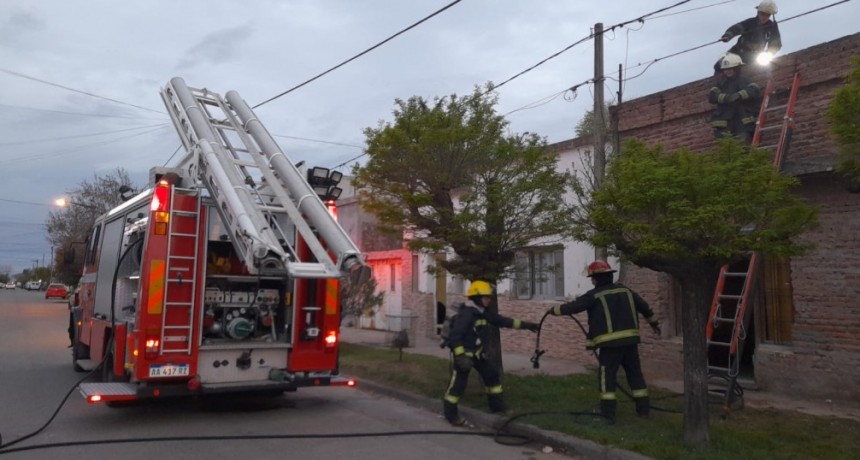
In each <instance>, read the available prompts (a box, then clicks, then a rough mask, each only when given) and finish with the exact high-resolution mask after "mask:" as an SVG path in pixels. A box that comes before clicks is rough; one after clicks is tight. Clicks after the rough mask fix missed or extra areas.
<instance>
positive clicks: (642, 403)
mask: <svg viewBox="0 0 860 460" xmlns="http://www.w3.org/2000/svg"><path fill="white" fill-rule="evenodd" d="M635 401H636V413H637V414H639V416H640V417H642V418H648V417H649V416H650V415H651V400H650V398H648V397H647V396H646V397H644V398H636V400H635Z"/></svg>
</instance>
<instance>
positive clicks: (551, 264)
mask: <svg viewBox="0 0 860 460" xmlns="http://www.w3.org/2000/svg"><path fill="white" fill-rule="evenodd" d="M514 263H515V273H514V289H515V292H514V294H515V295H516V297H517V298H518V299H553V298H558V297H564V251H563V250H562V249H561V248H530V249H525V250H522V251H518V252H517V254H516V258H515V262H514Z"/></svg>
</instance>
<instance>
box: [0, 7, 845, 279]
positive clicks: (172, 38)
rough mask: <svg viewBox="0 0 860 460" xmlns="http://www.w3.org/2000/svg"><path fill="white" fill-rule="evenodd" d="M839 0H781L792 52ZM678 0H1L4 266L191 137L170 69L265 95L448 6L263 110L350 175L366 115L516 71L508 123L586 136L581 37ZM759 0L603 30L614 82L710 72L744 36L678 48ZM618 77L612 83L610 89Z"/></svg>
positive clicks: (502, 100)
mask: <svg viewBox="0 0 860 460" xmlns="http://www.w3.org/2000/svg"><path fill="white" fill-rule="evenodd" d="M839 1H840V0H781V1H778V2H777V4H778V5H779V13H778V14H777V16H776V19H777V21H782V20H783V19H785V22H780V31H781V33H782V42H783V49H782V51H781V52H780V54H785V53H791V52H794V51H798V50H801V49H804V48H808V47H810V46H814V45H816V44H819V43H823V42H827V41H830V40H834V39H837V38H840V37H843V36H846V35H851V34H854V33H857V32H858V25H857V18H860V1H847V2H844V3H841V4H838V5H835V6H832V7H830V8H826V9H823V10H821V11H817V12H812V13H809V14H806V15H803V16H800V17H797V18H794V19H790V18H791V17H793V16H796V15H800V14H803V13H807V12H809V11H811V10H815V9H817V8H821V7H825V6H827V5H831V4H834V3H837V2H839ZM452 3H453V5H452ZM678 3H681V1H680V0H602V1H591V0H580V1H571V0H568V1H560V0H531V1H517V0H460V1H459V2H455V1H452V0H412V1H404V0H244V1H241V2H238V1H229V0H182V1H177V0H146V1H136V2H124V1H123V2H120V1H116V0H86V1H84V0H3V1H0V88H2V89H0V178H2V180H0V211H2V217H0V272H2V271H6V270H9V269H11V272H12V274H15V273H19V272H20V271H21V270H22V269H24V268H31V267H33V266H36V265H38V266H43V265H47V264H48V263H49V260H50V257H51V255H50V254H51V250H52V249H51V246H50V243H49V242H48V240H47V237H46V232H45V225H44V224H45V220H46V218H47V216H48V213H49V212H50V211H51V210H53V209H55V208H53V205H52V202H53V200H54V199H55V198H58V197H60V196H63V195H64V194H65V193H66V192H67V191H69V190H73V189H75V188H76V187H77V186H78V185H79V184H80V183H81V182H82V181H87V180H92V178H93V177H94V174H101V175H104V174H107V173H109V172H111V171H113V170H115V169H116V168H118V167H120V168H123V169H125V170H126V171H127V172H128V173H129V174H130V176H131V178H132V180H133V181H134V183H135V185H137V186H142V185H144V183H145V181H146V180H147V175H148V171H149V169H150V168H151V167H153V166H164V165H167V166H169V165H171V164H172V163H174V162H175V161H176V160H177V159H178V158H180V157H181V156H182V155H183V154H184V150H181V149H180V151H179V152H178V153H176V154H175V155H174V153H175V152H176V151H177V149H179V147H180V145H181V144H180V142H179V138H178V137H177V135H176V132H175V130H174V128H173V126H172V124H171V123H170V121H169V117H168V116H167V114H166V111H165V109H164V107H163V105H162V102H161V99H160V96H159V91H160V89H161V87H163V86H164V85H165V83H167V81H168V80H169V79H170V78H172V77H176V76H178V77H182V78H183V79H185V82H186V83H187V84H188V85H189V86H191V87H195V88H208V89H210V90H212V91H215V92H217V93H220V94H222V95H223V94H225V93H226V92H227V91H229V90H235V91H237V92H238V93H239V94H240V95H241V96H242V97H243V98H244V99H245V100H246V101H247V102H248V103H249V104H250V105H252V106H255V105H257V104H260V103H262V102H264V101H267V100H269V99H271V98H273V97H275V96H278V95H280V94H282V93H284V92H286V91H288V90H290V89H292V88H294V87H296V86H297V85H300V84H301V83H303V82H306V81H308V80H310V79H312V78H313V77H316V76H318V75H320V74H322V73H323V72H325V71H327V70H329V69H331V68H333V67H335V66H337V65H338V64H341V63H343V62H344V61H347V60H348V59H350V58H352V57H354V56H356V55H358V54H359V53H362V52H364V51H365V50H368V49H369V48H371V47H373V46H374V45H377V44H379V43H380V42H382V41H384V40H386V39H388V38H389V37H391V36H392V35H395V34H397V33H398V32H401V31H403V30H404V29H407V28H409V27H410V26H412V25H414V24H415V23H417V22H419V21H421V20H422V19H425V18H427V17H428V16H431V15H433V13H435V12H437V11H439V10H441V9H443V8H445V7H446V6H448V5H450V6H449V7H448V8H447V9H445V10H444V11H442V12H439V13H438V14H436V15H435V16H432V17H431V18H429V19H427V20H426V21H423V22H421V23H420V24H418V25H415V26H414V27H412V28H410V29H409V30H406V31H405V32H403V33H401V34H399V35H397V36H396V37H394V38H392V39H391V40H390V41H387V42H386V43H384V44H382V45H380V46H378V47H377V48H375V49H373V50H371V51H368V52H367V53H365V54H363V55H361V56H360V57H357V58H356V59H354V60H352V61H350V62H348V63H346V64H344V65H342V66H340V67H339V68H337V69H335V70H332V71H331V72H329V73H327V74H325V75H323V76H321V77H319V78H317V79H315V80H313V81H311V82H309V83H307V84H305V85H303V86H301V87H299V88H297V89H294V90H292V91H290V92H288V93H287V94H285V95H283V96H281V97H278V98H276V99H274V100H271V101H269V102H266V103H264V104H262V105H260V106H259V107H258V108H256V109H255V111H256V114H257V115H258V117H259V119H260V120H261V121H262V122H263V124H264V125H265V126H266V127H267V128H268V130H269V131H270V132H271V133H272V134H273V135H275V136H276V140H277V141H278V142H279V144H280V145H281V147H282V149H283V150H284V152H285V153H286V155H287V157H288V158H289V159H290V160H291V161H293V162H294V163H297V162H299V161H303V160H304V161H306V162H307V164H308V165H310V166H324V167H328V168H337V169H339V170H340V171H342V172H344V173H348V172H349V167H350V165H352V164H353V163H355V162H359V163H361V162H362V161H363V158H362V153H363V146H364V139H365V138H364V134H363V132H364V130H365V129H366V128H375V127H377V126H378V125H379V123H380V122H386V121H388V122H390V121H392V120H393V115H392V111H393V109H394V107H395V105H394V104H395V100H396V99H398V98H399V99H408V98H409V97H412V96H420V97H423V98H425V99H432V98H434V97H442V96H448V95H451V94H457V95H460V96H462V95H466V94H469V93H471V92H472V91H473V90H474V88H475V86H476V85H484V84H486V83H487V82H493V83H495V84H499V83H502V82H506V83H504V84H503V85H502V86H501V87H499V88H498V90H497V95H498V105H497V106H496V109H497V111H498V113H500V114H503V115H505V116H506V118H507V120H508V121H509V123H510V125H509V129H510V132H511V133H523V132H532V133H537V134H539V135H541V136H543V137H545V138H546V140H547V141H548V142H549V143H555V142H561V141H564V140H568V139H571V138H573V137H574V127H575V126H576V124H577V123H578V122H579V120H580V119H581V118H582V117H583V115H584V114H585V112H586V110H588V109H590V108H591V107H592V105H593V100H594V99H593V97H594V87H593V85H591V84H582V83H585V82H587V81H588V80H589V79H591V78H592V77H593V76H594V41H593V40H584V41H582V42H581V43H579V44H577V45H575V46H571V45H574V44H575V43H577V42H580V41H581V40H583V39H585V38H586V37H588V36H589V34H590V33H591V30H592V29H593V27H594V25H595V24H596V23H602V24H603V25H604V28H609V27H610V26H612V25H615V24H621V23H625V22H628V21H631V20H635V19H637V18H640V17H642V16H644V15H647V14H649V13H652V12H655V11H658V10H661V9H663V8H666V7H670V6H673V5H676V4H678ZM758 3H759V2H758V1H752V0H734V1H731V0H729V1H724V0H690V1H687V2H684V3H683V4H681V5H678V6H675V7H674V8H671V9H668V10H666V11H663V12H660V13H657V14H653V15H651V16H647V17H646V19H645V20H644V21H641V22H639V21H634V22H632V23H629V24H627V25H625V26H624V27H619V28H615V29H613V30H612V31H609V32H607V33H606V35H605V39H604V42H603V45H604V63H605V64H604V66H605V71H606V73H607V74H608V76H609V77H610V78H614V79H615V80H617V76H618V68H619V65H621V66H622V68H623V72H624V74H623V75H624V77H623V78H624V79H629V80H627V81H624V83H623V86H622V94H623V100H625V101H626V100H630V99H634V98H637V97H641V96H645V95H648V94H651V93H654V92H658V91H663V90H666V89H670V88H672V87H675V86H679V85H682V84H685V83H688V82H691V81H694V80H698V79H702V78H706V77H708V76H710V75H712V73H713V70H712V66H713V63H714V62H715V61H716V60H717V59H718V57H719V56H720V55H721V54H722V53H723V52H724V51H726V50H727V49H728V48H729V46H730V45H731V44H730V43H729V44H724V43H714V44H709V45H707V46H702V47H701V48H698V49H694V50H691V51H687V52H684V53H681V54H679V55H677V56H672V57H666V56H669V55H672V54H675V53H678V52H681V51H685V50H690V49H692V48H696V47H699V46H700V45H706V44H708V43H711V42H714V41H715V40H717V39H718V38H719V37H720V36H721V35H722V34H723V32H724V31H725V30H726V28H728V27H729V26H731V25H732V24H734V23H736V22H739V21H741V20H743V19H746V18H749V17H753V16H754V15H755V6H756V5H757V4H758ZM559 53H560V54H559ZM552 56H555V57H552ZM551 57H552V58H551ZM663 57H666V58H665V59H660V58H663ZM548 58H551V59H548ZM655 60H656V62H654V61H655ZM649 64H651V65H649ZM527 69H531V70H528V71H527V72H525V73H523V72H524V71H526V70H527ZM643 71H644V73H642V72H643ZM640 73H641V75H639V74H640ZM637 75H638V76H637ZM634 77H635V78H634ZM512 78H513V79H512ZM580 84H582V85H580ZM577 85H580V86H578V89H577V90H576V92H572V91H569V90H568V89H569V88H571V87H573V86H577ZM618 90H619V83H618V82H617V81H614V80H612V79H609V80H607V81H606V85H605V87H604V94H605V98H606V101H607V102H608V103H613V102H614V101H616V98H617V95H616V94H617V91H618ZM703 97H705V96H704V95H703Z"/></svg>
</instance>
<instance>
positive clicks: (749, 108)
mask: <svg viewBox="0 0 860 460" xmlns="http://www.w3.org/2000/svg"><path fill="white" fill-rule="evenodd" d="M743 64H744V62H743V60H742V59H741V57H740V56H738V55H737V54H733V53H726V54H725V55H724V56H723V58H722V59H720V70H721V71H722V75H720V76H718V77H717V78H718V79H719V80H718V81H717V84H716V86H714V87H712V88H711V90H710V91H709V92H708V102H710V103H711V104H713V105H715V106H716V110H715V111H714V114H713V115H712V116H711V126H712V127H713V128H714V137H715V138H717V139H721V138H723V137H727V136H730V137H735V138H737V139H739V140H740V141H741V142H743V143H744V144H745V145H749V144H750V143H751V142H752V138H753V135H754V134H755V123H756V118H758V112H759V109H760V108H761V97H762V91H761V88H760V87H759V86H758V85H757V84H756V83H755V82H753V81H751V80H749V79H747V78H746V77H744V76H743V75H741V67H742V66H743Z"/></svg>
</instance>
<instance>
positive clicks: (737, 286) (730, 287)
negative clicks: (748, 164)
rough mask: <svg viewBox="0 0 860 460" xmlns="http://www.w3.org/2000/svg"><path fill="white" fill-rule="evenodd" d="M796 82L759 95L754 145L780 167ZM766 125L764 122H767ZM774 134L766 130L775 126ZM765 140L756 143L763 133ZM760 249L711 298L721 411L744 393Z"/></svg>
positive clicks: (730, 271)
mask: <svg viewBox="0 0 860 460" xmlns="http://www.w3.org/2000/svg"><path fill="white" fill-rule="evenodd" d="M799 88H800V75H799V74H797V73H795V74H794V77H793V79H792V82H791V87H790V88H789V90H788V96H787V98H786V99H785V103H784V104H780V105H776V106H773V107H771V106H770V102H771V98H772V96H774V94H776V91H774V88H773V80H768V82H767V85H766V87H765V91H764V97H763V98H762V103H761V109H760V111H759V116H758V120H757V121H756V129H755V133H754V134H753V140H752V146H753V147H758V148H760V149H773V150H774V155H773V165H774V166H775V167H776V168H778V169H780V168H781V167H782V162H783V159H784V158H785V155H786V153H787V152H788V148H789V146H790V145H791V136H792V132H793V130H794V126H795V125H794V105H795V103H796V101H797V92H798V89H799ZM782 110H785V112H784V115H783V117H782V123H773V124H768V122H769V121H770V120H769V114H772V113H774V112H778V111H782ZM766 125H767V126H766ZM777 130H778V134H777V136H776V137H775V138H774V137H773V136H769V135H767V133H770V132H777ZM763 138H764V139H767V142H768V144H766V145H760V144H761V143H762V139H763ZM759 259H760V257H759V255H758V254H752V256H751V257H750V258H749V259H747V260H742V261H740V262H737V263H735V264H731V265H725V266H723V267H722V268H721V269H720V275H719V278H718V279H717V287H716V289H715V290H714V297H713V300H712V301H711V310H710V313H709V314H708V325H707V331H706V338H707V352H708V391H709V393H710V394H712V395H717V396H720V397H722V398H723V401H724V404H723V416H724V417H725V416H727V415H728V414H729V413H730V412H731V408H732V404H733V403H734V402H735V399H736V398H737V397H740V396H742V395H743V390H742V389H741V388H740V385H738V382H737V378H738V373H739V371H740V361H741V357H742V355H743V346H744V340H745V339H746V338H747V331H748V330H749V329H748V328H749V321H750V315H749V304H750V302H751V301H752V293H753V288H754V286H755V284H754V283H755V275H756V273H757V272H758V271H759V265H760V263H761V261H760V260H759Z"/></svg>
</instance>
